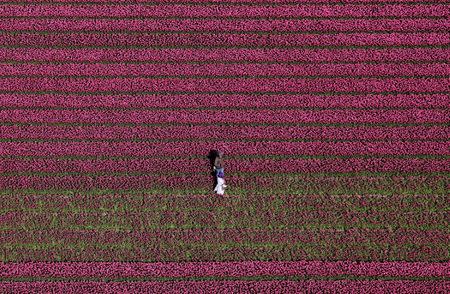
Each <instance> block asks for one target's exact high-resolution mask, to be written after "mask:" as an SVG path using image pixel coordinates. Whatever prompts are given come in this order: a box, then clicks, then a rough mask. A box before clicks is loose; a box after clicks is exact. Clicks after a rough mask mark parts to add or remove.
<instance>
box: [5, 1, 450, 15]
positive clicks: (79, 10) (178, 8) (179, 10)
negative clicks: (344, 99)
mask: <svg viewBox="0 0 450 294" xmlns="http://www.w3.org/2000/svg"><path fill="white" fill-rule="evenodd" d="M447 15H448V6H447V5H445V4H436V5H420V4H418V5H401V4H399V5H392V4H387V5H383V6H380V5H374V4H372V5H352V4H348V5H345V6H340V5H317V6H311V5H298V6H293V5H279V6H276V7H275V6H272V7H271V6H240V5H239V6H228V5H227V6H223V5H207V6H190V5H182V4H181V5H164V4H161V5H156V6H153V5H150V6H143V5H141V4H130V5H125V6H124V5H108V6H107V7H105V5H102V4H98V5H33V6H31V5H30V6H28V5H21V6H9V5H8V6H4V7H3V9H1V10H0V16H2V17H4V16H28V17H33V16H66V17H80V16H82V17H86V16H89V17H94V16H95V17H100V16H114V17H125V16H126V17H130V16H133V17H139V16H141V17H176V16H183V17H211V16H215V17H286V18H287V17H324V16H328V17H368V16H372V17H386V16H396V17H411V16H427V17H429V16H441V17H445V16H447Z"/></svg>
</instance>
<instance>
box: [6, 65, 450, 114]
mask: <svg viewBox="0 0 450 294" xmlns="http://www.w3.org/2000/svg"><path fill="white" fill-rule="evenodd" d="M14 66H18V65H14ZM179 66H181V65H179ZM205 105H207V106H208V107H329V108H330V107H364V108H377V107H446V106H448V97H447V95H445V94H425V95H424V94H422V95H421V94H417V95H416V94H406V95H403V94H395V95H394V94H387V95H385V94H383V95H379V94H370V95H363V94H361V95H345V94H344V95H338V94H336V95H325V96H324V95H308V94H296V95H294V94H289V95H287V94H277V95H259V96H258V99H254V97H252V96H251V95H245V94H226V95H224V94H170V95H161V94H153V95H148V94H142V95H123V94H120V95H100V94H92V95H69V94H67V95H57V94H45V95H33V94H0V106H2V107H5V106H11V107H13V106H19V107H25V106H28V107H36V106H39V107H45V106H46V107H168V108H170V107H191V108H195V107H205Z"/></svg>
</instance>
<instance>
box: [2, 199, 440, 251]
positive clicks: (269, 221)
mask: <svg viewBox="0 0 450 294" xmlns="http://www.w3.org/2000/svg"><path fill="white" fill-rule="evenodd" d="M147 202H151V200H149V201H147ZM260 208H262V209H264V210H261V211H263V212H261V213H259V214H256V213H255V212H252V211H250V210H245V209H244V210H241V211H237V210H229V209H226V214H224V213H223V212H220V213H219V212H214V211H213V209H211V210H212V211H211V212H209V211H203V210H190V211H183V210H179V211H173V210H161V209H159V208H158V207H155V208H154V209H151V210H150V211H146V212H139V211H136V212H133V213H131V212H106V211H103V212H101V211H98V212H91V211H86V212H84V211H80V212H76V213H73V212H56V213H28V212H20V211H16V212H13V211H11V212H8V213H7V214H4V215H3V216H2V217H1V220H2V226H5V227H7V228H8V229H9V230H13V229H17V228H19V229H20V228H26V227H29V228H30V229H31V228H33V230H36V229H40V230H45V229H48V230H52V231H56V230H62V229H63V230H71V229H77V228H80V226H81V228H80V229H83V228H84V229H95V230H96V231H97V230H104V229H107V228H108V229H109V230H114V226H116V225H117V226H119V227H122V229H121V230H133V231H139V232H142V231H151V230H154V229H155V228H158V229H160V230H163V229H174V228H178V229H194V228H202V229H217V228H219V227H220V226H222V227H224V228H236V229H251V228H260V229H266V228H268V229H267V230H268V231H271V228H273V229H283V230H286V232H289V231H290V230H292V229H305V230H314V229H316V230H317V229H318V228H322V229H323V228H341V227H346V228H347V229H348V228H355V227H357V228H359V229H367V228H369V229H373V227H375V229H385V230H386V229H389V228H390V229H393V228H406V229H410V230H419V229H423V228H427V230H436V229H437V228H436V225H438V224H443V223H444V222H445V214H444V213H436V212H420V211H419V212H413V213H401V212H400V211H398V212H396V213H393V212H392V211H388V212H383V211H376V210H374V211H372V212H370V213H367V212H359V211H352V210H349V209H344V210H339V209H337V208H336V209H335V210H317V211H312V210H302V208H298V209H296V210H292V209H291V211H289V210H288V209H284V210H281V209H275V208H268V205H267V204H266V205H260V206H259V207H258V206H257V205H255V207H253V209H260ZM55 215H57V219H58V221H57V222H56V223H54V222H55ZM318 219H320V221H318ZM105 226H106V227H105ZM36 227H37V228H36ZM98 233H100V232H98ZM441 236H442V235H441ZM436 240H438V239H436ZM441 241H442V240H441ZM159 242H163V241H162V240H161V241H159ZM397 244H400V243H397Z"/></svg>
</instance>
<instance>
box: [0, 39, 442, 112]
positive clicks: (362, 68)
mask: <svg viewBox="0 0 450 294" xmlns="http://www.w3.org/2000/svg"><path fill="white" fill-rule="evenodd" d="M14 38H16V37H15V36H14ZM47 38H48V37H47V36H45V42H48V40H47ZM27 39H28V37H27ZM96 40H98V37H96ZM449 69H450V66H449V65H447V64H443V63H442V64H363V63H362V64H314V65H313V64H302V65H298V64H220V63H219V64H140V65H136V64H100V63H97V64H71V65H67V64H55V65H54V64H52V65H47V64H46V65H35V64H0V72H1V74H2V75H47V74H51V75H52V76H54V77H55V78H56V77H58V76H66V75H73V76H77V75H100V76H103V75H149V76H159V75H187V76H195V75H198V76H258V75H289V76H294V75H297V76H316V75H324V76H333V75H340V76H342V75H346V76H352V75H373V76H383V75H396V76H412V75H447V74H448V71H449ZM241 97H242V96H241ZM321 98H323V97H321ZM396 103H399V102H396ZM409 103H411V102H409ZM399 105H400V104H399Z"/></svg>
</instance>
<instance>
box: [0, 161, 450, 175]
mask: <svg viewBox="0 0 450 294" xmlns="http://www.w3.org/2000/svg"><path fill="white" fill-rule="evenodd" d="M206 165H207V162H205V160H202V159H177V160H176V161H174V160H173V159H170V160H168V159H161V158H154V159H125V160H91V159H86V160H61V159H32V160H19V159H3V160H2V162H1V163H0V167H1V169H2V170H3V171H8V172H14V173H16V172H17V173H23V172H44V173H63V172H77V173H112V172H114V173H116V172H119V173H127V172H135V173H141V172H142V173H152V172H157V173H161V172H179V173H183V171H186V170H188V171H190V172H198V173H201V172H202V171H203V172H205V171H206V170H207V167H206ZM227 170H229V171H230V172H231V173H233V172H236V171H238V172H275V173H284V172H287V173H294V172H297V173H299V172H300V173H319V172H343V173H344V172H360V171H370V172H391V171H400V172H444V171H447V172H450V159H419V158H412V159H392V158H368V159H365V158H345V159H334V158H333V159H295V158H290V159H278V160H273V159H228V160H227Z"/></svg>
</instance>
